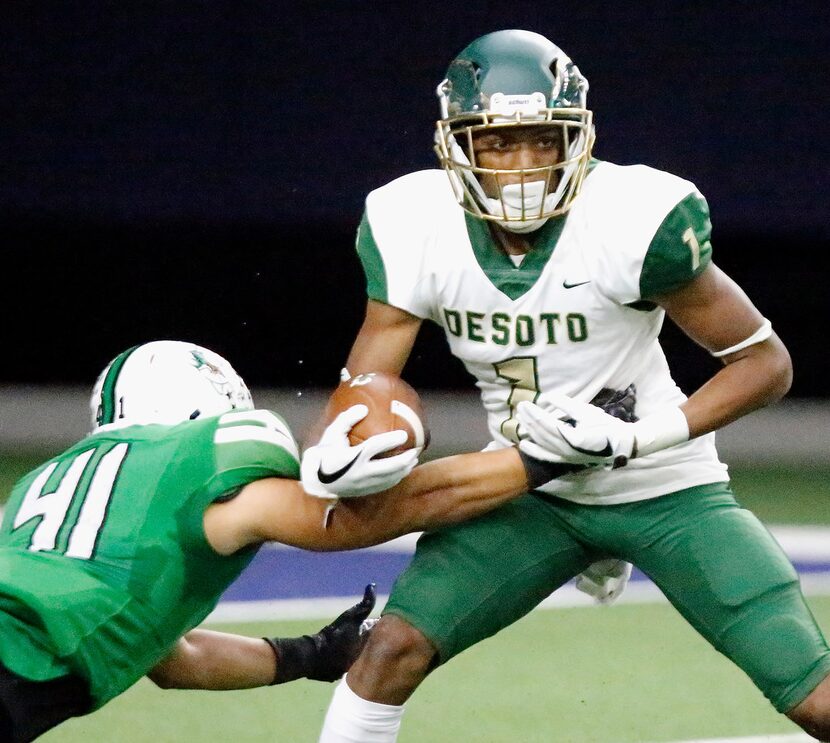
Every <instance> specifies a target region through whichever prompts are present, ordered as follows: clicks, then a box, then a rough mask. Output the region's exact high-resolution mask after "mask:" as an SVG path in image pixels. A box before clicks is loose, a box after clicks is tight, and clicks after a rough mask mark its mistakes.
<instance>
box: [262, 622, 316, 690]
mask: <svg viewBox="0 0 830 743" xmlns="http://www.w3.org/2000/svg"><path fill="white" fill-rule="evenodd" d="M262 639H263V640H265V642H267V643H268V644H269V645H270V646H271V650H273V651H274V656H275V657H276V659H277V668H276V671H275V672H274V680H273V681H272V682H271V684H270V685H271V686H273V685H274V684H284V683H287V682H288V681H296V680H297V679H301V678H314V676H313V674H314V672H315V670H316V668H317V659H318V655H319V653H318V649H317V644H316V643H315V642H314V639H313V638H312V637H310V636H309V635H303V636H302V637H288V638H280V637H263V638H262Z"/></svg>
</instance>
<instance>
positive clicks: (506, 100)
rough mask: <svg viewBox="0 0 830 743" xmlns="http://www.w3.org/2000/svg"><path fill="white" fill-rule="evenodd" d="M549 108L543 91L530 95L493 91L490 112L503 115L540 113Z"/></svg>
mask: <svg viewBox="0 0 830 743" xmlns="http://www.w3.org/2000/svg"><path fill="white" fill-rule="evenodd" d="M546 108H547V104H546V101H545V96H544V95H543V94H542V93H532V94H530V95H505V94H504V93H493V96H492V97H491V98H490V112H491V113H494V114H501V115H502V116H513V115H515V114H517V113H519V114H538V113H539V112H540V111H544V110H545V109H546Z"/></svg>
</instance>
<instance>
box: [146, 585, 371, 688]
mask: <svg viewBox="0 0 830 743" xmlns="http://www.w3.org/2000/svg"><path fill="white" fill-rule="evenodd" d="M374 606H375V587H374V585H373V584H370V585H368V586H366V590H365V592H364V595H363V599H362V600H361V601H360V602H359V603H357V604H355V605H354V606H352V607H351V608H349V609H347V610H346V611H344V612H343V613H342V614H341V615H340V616H339V617H337V619H335V620H334V621H333V622H332V623H331V624H328V625H326V626H325V627H323V628H322V629H321V630H320V631H319V632H316V633H315V634H313V635H303V636H302V637H290V638H278V637H264V638H255V637H245V636H242V635H232V634H228V633H225V632H214V631H211V630H205V629H194V630H191V631H190V632H188V633H187V634H186V635H185V636H184V637H182V638H181V639H180V640H179V641H178V643H176V646H175V648H174V649H173V651H172V652H171V653H170V654H169V655H168V656H167V657H166V658H165V659H164V660H162V661H161V662H160V663H159V664H158V665H156V667H155V668H153V669H152V670H151V671H150V672H149V673H148V674H147V676H148V677H149V678H150V679H151V680H152V681H153V682H154V683H155V684H157V685H158V686H160V687H161V688H163V689H211V690H217V691H218V690H228V689H253V688H256V687H259V686H269V685H273V684H282V683H286V682H288V681H294V680H296V679H300V678H308V679H312V680H315V681H336V680H337V679H339V678H340V677H341V676H342V675H343V674H344V673H345V672H346V671H347V670H348V669H349V667H350V666H351V665H352V663H354V661H355V659H356V658H357V656H358V655H359V653H360V650H361V648H362V647H363V644H364V642H365V633H364V632H362V630H361V628H362V626H363V625H364V622H365V620H366V618H367V617H368V616H369V614H370V613H371V611H372V609H373V608H374Z"/></svg>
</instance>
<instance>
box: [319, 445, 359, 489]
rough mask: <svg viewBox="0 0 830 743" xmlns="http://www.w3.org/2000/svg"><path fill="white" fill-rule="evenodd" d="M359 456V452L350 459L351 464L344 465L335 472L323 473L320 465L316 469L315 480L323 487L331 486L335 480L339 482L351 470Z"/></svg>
mask: <svg viewBox="0 0 830 743" xmlns="http://www.w3.org/2000/svg"><path fill="white" fill-rule="evenodd" d="M359 456H360V452H358V453H357V454H355V455H354V459H352V461H351V462H348V463H346V464H344V465H343V466H342V467H341V468H340V469H339V470H335V471H334V472H323V465H320V466H319V467H318V468H317V479H318V480H319V481H320V482H321V483H323V485H331V483H333V482H334V481H335V480H339V479H340V478H341V477H343V475H345V474H346V473H347V472H348V471H349V470H350V469H351V468H352V465H353V464H354V463H355V462H356V461H357V458H358V457H359Z"/></svg>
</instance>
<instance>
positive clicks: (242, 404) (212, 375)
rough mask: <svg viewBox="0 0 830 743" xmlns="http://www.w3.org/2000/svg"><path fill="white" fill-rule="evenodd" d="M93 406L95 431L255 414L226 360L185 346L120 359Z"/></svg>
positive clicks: (160, 344)
mask: <svg viewBox="0 0 830 743" xmlns="http://www.w3.org/2000/svg"><path fill="white" fill-rule="evenodd" d="M90 405H91V412H92V426H93V431H95V430H98V429H99V428H101V427H102V426H110V427H112V426H117V427H121V426H130V425H148V424H152V423H158V424H163V425H175V424H177V423H182V422H184V421H188V420H194V419H196V418H203V417H211V416H214V415H221V414H222V413H227V412H229V411H231V410H252V409H253V401H252V400H251V393H250V392H249V390H248V387H247V386H246V385H245V382H244V380H243V379H242V378H241V377H240V376H239V375H238V374H237V373H236V371H235V370H234V368H233V367H232V366H231V365H230V363H229V362H228V361H227V360H226V359H224V358H222V357H221V356H220V355H219V354H217V353H215V352H213V351H211V350H210V349H207V348H203V347H202V346H197V345H195V344H193V343H185V342H182V341H152V342H150V343H144V344H143V345H140V346H135V347H133V348H130V349H128V350H127V351H124V352H123V353H120V354H119V355H118V356H116V357H115V359H113V361H112V362H110V364H109V365H108V366H107V367H106V368H105V369H104V371H103V372H102V373H101V375H100V376H99V377H98V381H97V382H96V383H95V388H94V390H93V394H92V398H91V400H90Z"/></svg>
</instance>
